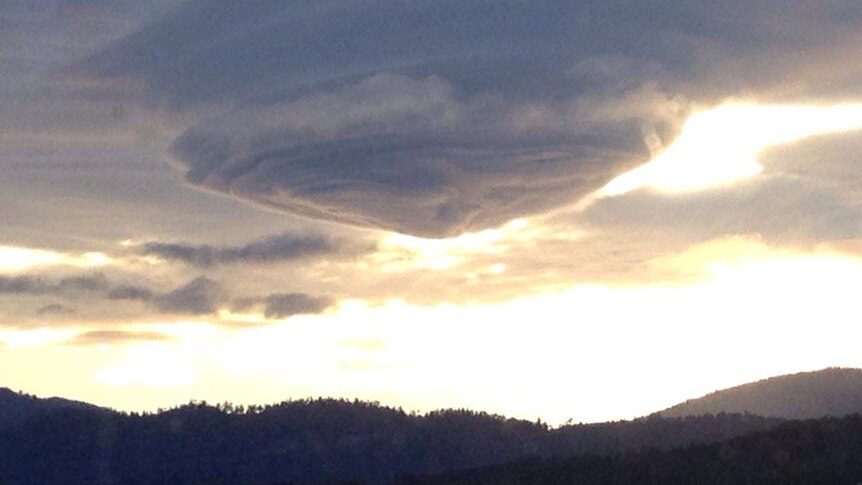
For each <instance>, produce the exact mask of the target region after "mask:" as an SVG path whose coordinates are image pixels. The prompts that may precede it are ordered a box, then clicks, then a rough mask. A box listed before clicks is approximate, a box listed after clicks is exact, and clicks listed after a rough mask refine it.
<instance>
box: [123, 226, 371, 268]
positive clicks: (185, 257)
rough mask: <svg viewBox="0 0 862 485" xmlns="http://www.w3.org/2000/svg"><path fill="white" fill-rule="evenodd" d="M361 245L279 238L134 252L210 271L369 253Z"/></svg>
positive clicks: (158, 245) (153, 245)
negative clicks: (225, 266) (238, 265)
mask: <svg viewBox="0 0 862 485" xmlns="http://www.w3.org/2000/svg"><path fill="white" fill-rule="evenodd" d="M372 249H373V248H372V247H371V245H370V244H367V245H362V244H356V243H348V242H346V241H344V240H335V239H332V238H328V237H325V236H313V235H306V236H302V235H293V234H282V235H279V236H271V237H266V238H262V239H258V240H256V241H252V242H250V243H248V244H245V245H241V246H212V245H206V244H204V245H193V244H183V243H164V242H149V243H145V244H142V245H141V246H140V247H139V248H138V250H139V251H140V252H141V253H142V254H144V255H147V256H157V257H159V258H162V259H166V260H171V261H182V262H184V263H188V264H191V265H194V266H199V267H210V266H215V265H220V264H230V263H278V262H286V261H296V260H304V259H314V258H321V257H330V258H343V257H350V256H357V255H361V254H362V253H365V252H368V251H370V250H372Z"/></svg>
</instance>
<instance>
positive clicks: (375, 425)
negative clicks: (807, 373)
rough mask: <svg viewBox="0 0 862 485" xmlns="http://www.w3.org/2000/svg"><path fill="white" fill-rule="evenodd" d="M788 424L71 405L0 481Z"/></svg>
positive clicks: (8, 458) (333, 477) (296, 474)
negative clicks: (574, 421)
mask: <svg viewBox="0 0 862 485" xmlns="http://www.w3.org/2000/svg"><path fill="white" fill-rule="evenodd" d="M781 422H782V421H781V420H777V419H766V418H760V417H757V416H750V415H749V416H746V415H720V416H705V417H699V418H685V419H665V418H659V417H652V418H647V419H641V420H636V421H631V422H617V423H605V424H593V425H578V426H566V427H563V428H559V429H549V428H548V427H547V426H546V425H543V424H541V423H532V422H528V421H520V420H515V419H506V418H504V417H501V416H496V415H489V414H485V413H477V412H471V411H463V410H461V411H453V410H448V411H437V412H433V413H429V414H427V415H415V414H408V413H405V412H403V411H401V410H397V409H391V408H386V407H381V406H379V405H377V404H374V403H365V402H359V401H344V400H332V399H320V400H302V401H290V402H284V403H281V404H278V405H274V406H266V407H262V406H254V407H252V408H251V409H249V408H242V407H239V408H237V407H234V406H231V405H221V406H219V407H212V406H208V405H204V404H199V403H192V404H189V405H186V406H182V407H180V408H176V409H173V410H169V411H165V412H161V413H159V414H151V415H137V414H132V415H127V414H122V413H116V412H109V411H105V410H102V409H98V408H87V407H80V406H70V407H61V408H58V409H53V410H50V411H48V412H43V413H39V414H37V415H34V416H31V417H29V418H28V419H26V420H25V421H23V422H21V423H18V424H16V425H12V426H9V427H8V428H7V429H6V430H4V432H3V433H0V483H2V484H4V485H16V484H31V483H39V484H60V483H62V484H79V483H80V484H84V483H86V484H186V483H195V484H196V483H207V484H270V483H285V484H286V483H295V484H299V483H309V484H311V483H331V482H338V481H349V480H357V481H359V482H358V483H389V482H391V481H392V480H393V479H395V478H396V477H398V476H403V475H411V474H413V475H429V474H434V473H441V472H445V471H451V470H461V469H468V468H474V467H482V466H489V465H493V464H499V463H505V462H508V461H512V460H516V459H519V458H523V457H527V456H539V457H546V458H550V457H564V456H571V455H573V454H582V453H592V454H613V453H619V452H621V451H624V450H638V449H648V448H664V449H667V448H672V447H675V446H687V445H689V444H692V443H713V442H717V441H719V440H723V439H726V438H728V437H733V436H740V435H744V434H747V433H750V432H754V431H758V430H763V429H768V428H771V427H774V426H776V425H778V424H780V423H781Z"/></svg>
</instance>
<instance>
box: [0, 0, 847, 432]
mask: <svg viewBox="0 0 862 485" xmlns="http://www.w3.org/2000/svg"><path fill="white" fill-rule="evenodd" d="M860 25H862V5H860V4H859V3H858V2H855V1H852V0H829V1H817V2H814V1H801V2H795V3H793V4H791V5H788V4H787V3H786V2H779V1H768V0H764V1H760V2H750V1H746V2H743V1H741V0H722V1H715V2H710V3H709V4H702V3H696V2H692V1H683V0H673V1H665V2H643V1H634V0H633V1H622V0H620V1H607V0H604V1H598V0H596V1H592V0H589V1H581V2H572V1H571V0H536V1H531V2H526V1H523V0H494V1H491V0H247V1H243V2H236V1H230V0H187V1H184V2H183V1H180V0H159V1H149V2H138V1H132V0H49V1H45V0H39V1H36V0H11V1H8V2H3V3H0V228H2V230H0V371H2V372H0V386H8V387H12V388H15V389H22V390H25V391H28V392H35V393H38V394H41V395H63V396H66V397H73V398H77V399H83V400H87V401H90V402H94V403H98V404H103V405H110V406H115V407H120V408H123V409H152V408H155V407H157V406H170V405H172V404H179V403H182V402H185V401H188V400H189V399H192V398H195V399H206V400H209V401H223V400H229V401H233V402H271V401H280V400H283V399H287V398H290V397H293V398H300V397H308V396H331V397H348V398H353V397H358V398H363V399H373V400H379V401H381V402H383V403H386V404H391V405H400V406H404V407H405V408H410V409H421V410H430V409H434V408H440V407H467V408H473V409H481V410H486V411H491V412H497V413H501V414H506V415H511V416H517V417H523V418H529V419H535V418H536V417H541V418H542V419H543V420H546V421H550V422H552V423H559V422H563V421H565V420H566V419H568V418H572V419H574V420H575V421H598V420H608V419H619V418H628V417H633V416H637V415H642V414H646V413H649V412H652V411H655V410H658V409H661V408H663V407H666V406H670V405H673V404H675V403H676V402H678V401H681V400H684V399H687V398H691V397H696V396H697V395H700V394H704V393H706V392H709V391H712V390H715V389H718V388H721V387H727V386H732V385H736V384H740V383H743V382H746V381H749V380H754V379H759V378H764V377H768V376H771V375H776V374H781V373H788V372H797V371H804V370H813V369H818V368H822V367H827V366H852V367H862V356H859V355H858V352H857V351H856V349H855V348H854V347H853V345H852V343H853V342H858V341H859V339H860V337H862V332H860V330H859V324H860V322H859V318H858V309H857V305H855V304H854V298H853V297H854V294H853V289H854V288H855V287H856V283H857V282H858V281H862V185H860V182H862V163H860V162H862V160H860V153H862V150H860V148H862V136H860V135H862V131H860V130H862V92H860V88H859V87H860V86H862V52H860V51H859V49H858V46H859V45H862V29H860Z"/></svg>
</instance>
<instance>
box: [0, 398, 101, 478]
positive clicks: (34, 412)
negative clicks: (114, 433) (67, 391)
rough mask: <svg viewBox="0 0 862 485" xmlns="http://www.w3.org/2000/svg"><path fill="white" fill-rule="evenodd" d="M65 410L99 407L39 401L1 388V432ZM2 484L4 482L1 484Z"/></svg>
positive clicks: (50, 400)
mask: <svg viewBox="0 0 862 485" xmlns="http://www.w3.org/2000/svg"><path fill="white" fill-rule="evenodd" d="M65 408H78V409H89V410H93V411H95V410H98V409H100V408H98V407H97V406H93V405H92V404H87V403H83V402H79V401H71V400H68V399H61V398H58V397H52V398H48V399H39V398H37V397H36V396H31V395H29V394H22V393H19V392H14V391H12V390H10V389H7V388H0V431H2V430H3V429H5V428H8V427H9V426H12V425H17V424H21V423H24V422H26V421H28V420H29V419H31V418H33V417H34V416H38V415H40V414H42V413H45V412H49V411H55V410H58V409H65ZM0 483H2V482H0Z"/></svg>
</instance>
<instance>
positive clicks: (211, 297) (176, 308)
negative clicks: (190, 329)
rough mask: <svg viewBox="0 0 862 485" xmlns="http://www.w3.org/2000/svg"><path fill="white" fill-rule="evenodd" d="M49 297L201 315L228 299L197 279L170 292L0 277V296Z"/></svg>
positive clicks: (85, 280) (54, 309)
mask: <svg viewBox="0 0 862 485" xmlns="http://www.w3.org/2000/svg"><path fill="white" fill-rule="evenodd" d="M2 295H7V296H27V295H52V296H56V297H58V298H65V299H72V300H74V301H88V302H89V304H92V301H91V300H94V299H96V300H98V299H107V300H112V301H117V302H119V301H137V302H143V303H145V304H147V305H148V306H151V307H153V308H155V309H157V310H158V311H160V312H162V313H168V314H185V315H203V314H210V313H214V312H215V311H216V310H217V309H218V306H219V305H220V304H221V303H222V302H226V301H227V299H228V297H227V296H226V295H225V293H224V292H223V291H222V289H221V287H220V286H219V285H218V283H216V282H215V281H213V280H210V279H208V278H206V277H198V278H195V279H193V280H192V281H190V282H188V283H186V284H184V285H182V286H180V287H178V288H176V289H174V290H171V291H165V292H159V291H156V290H152V289H149V288H146V287H144V286H138V285H129V284H119V283H115V282H112V281H111V280H109V279H108V277H106V276H105V275H103V274H95V275H78V276H67V277H63V278H51V277H47V276H41V275H37V276H29V275H24V276H0V296H2ZM67 310H69V309H67V307H66V306H64V305H60V304H50V305H46V306H43V307H41V308H40V309H39V310H38V311H37V313H38V314H39V315H49V314H59V313H61V312H62V313H70V312H68V311H67Z"/></svg>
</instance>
